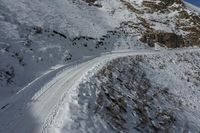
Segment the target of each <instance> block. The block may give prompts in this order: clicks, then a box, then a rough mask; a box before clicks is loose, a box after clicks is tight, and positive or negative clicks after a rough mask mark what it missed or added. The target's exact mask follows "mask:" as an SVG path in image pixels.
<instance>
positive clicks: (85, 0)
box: [0, 0, 200, 99]
mask: <svg viewBox="0 0 200 133" xmlns="http://www.w3.org/2000/svg"><path fill="white" fill-rule="evenodd" d="M198 20H200V18H199V16H198V14H197V13H195V12H194V11H191V10H190V9H187V8H186V7H185V6H184V4H183V3H182V2H181V1H179V0H172V1H169V2H167V1H159V0H155V1H147V0H140V1H138V0H109V1H108V0H59V1H50V0H44V1H40V0H34V1H32V0H1V1H0V25H1V27H2V28H1V29H0V55H1V56H0V60H1V62H0V63H1V64H0V91H1V94H2V95H1V98H0V99H3V98H5V97H7V96H10V95H12V94H14V93H16V92H17V91H19V90H20V89H21V88H23V87H24V86H25V85H26V84H28V83H29V82H31V81H33V80H34V79H35V78H37V77H38V76H40V75H41V74H42V73H44V72H45V71H47V70H48V69H50V68H51V67H52V66H55V65H57V64H65V63H68V62H71V61H73V60H77V59H80V58H83V56H91V55H97V54H100V53H102V52H108V51H112V50H116V49H141V48H147V47H148V46H147V45H146V44H143V43H142V42H144V43H147V44H148V45H149V46H155V45H157V44H159V45H161V46H167V47H173V48H174V47H183V46H193V45H199V43H200V41H199V30H200V28H199V25H200V24H199V23H200V22H199V21H198ZM139 38H140V39H139ZM141 41H142V42H141Z"/></svg>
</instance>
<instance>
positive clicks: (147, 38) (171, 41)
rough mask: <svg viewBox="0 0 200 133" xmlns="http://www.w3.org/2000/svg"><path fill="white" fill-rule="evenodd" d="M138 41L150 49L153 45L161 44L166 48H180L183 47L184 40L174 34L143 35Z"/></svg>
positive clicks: (156, 33)
mask: <svg viewBox="0 0 200 133" xmlns="http://www.w3.org/2000/svg"><path fill="white" fill-rule="evenodd" d="M140 40H141V41H142V42H144V43H147V44H148V45H149V46H151V47H154V46H155V45H154V44H155V43H160V44H163V45H164V46H166V47H168V48H180V47H184V46H185V43H184V38H183V37H182V36H180V35H176V34H175V33H164V32H155V33H145V34H144V35H143V36H142V38H141V39H140Z"/></svg>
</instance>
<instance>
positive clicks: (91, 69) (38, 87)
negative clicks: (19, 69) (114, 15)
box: [0, 49, 199, 133]
mask: <svg viewBox="0 0 200 133" xmlns="http://www.w3.org/2000/svg"><path fill="white" fill-rule="evenodd" d="M189 50H198V51H199V49H189ZM173 51H174V50H171V51H168V50H164V51H154V50H142V51H116V52H111V53H104V54H101V55H100V56H99V57H94V58H93V59H88V60H87V61H85V62H83V63H77V62H75V63H72V64H71V65H67V66H62V67H58V68H57V69H55V70H51V71H49V72H47V73H45V74H44V75H42V76H41V77H39V78H38V79H36V80H34V81H33V82H32V83H30V84H29V85H27V86H26V87H24V89H22V91H20V92H18V93H17V94H16V95H14V96H13V97H11V98H10V99H7V100H5V101H4V102H2V103H1V104H0V132H1V133H39V132H56V130H55V129H51V127H52V126H51V125H52V124H56V121H57V120H56V119H57V118H55V116H56V115H57V114H58V113H60V114H59V115H60V117H59V118H61V117H63V119H65V121H69V119H70V116H67V115H66V114H68V113H67V112H69V108H68V109H66V108H65V109H63V107H62V104H63V102H66V100H67V101H68V100H69V101H70V98H71V97H73V96H74V95H75V94H76V88H77V86H78V85H79V83H81V82H82V81H83V80H84V78H87V77H88V75H90V74H92V73H95V71H97V70H98V69H100V68H101V67H102V66H104V65H105V63H106V62H109V61H111V60H113V59H115V58H118V57H124V56H134V55H149V54H156V53H163V52H173ZM177 51H180V52H182V51H185V50H177ZM187 51H188V50H187ZM65 104H66V103H65ZM63 110H64V112H65V113H64V114H65V115H63V113H62V112H63ZM57 125H60V124H57ZM57 128H59V127H57Z"/></svg>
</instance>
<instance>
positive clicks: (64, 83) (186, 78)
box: [0, 49, 200, 133]
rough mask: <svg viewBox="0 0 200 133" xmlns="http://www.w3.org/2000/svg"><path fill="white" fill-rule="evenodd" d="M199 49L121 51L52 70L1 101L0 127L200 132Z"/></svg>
mask: <svg viewBox="0 0 200 133" xmlns="http://www.w3.org/2000/svg"><path fill="white" fill-rule="evenodd" d="M199 53H200V51H199V49H186V50H181V49H180V50H172V51H166V50H164V51H154V52H153V51H141V52H136V51H127V52H126V51H120V52H113V53H112V54H105V55H101V56H100V57H97V58H94V59H92V60H89V61H86V62H84V63H81V64H79V65H75V66H74V65H72V66H69V67H67V68H63V69H64V70H62V71H61V70H59V71H61V72H60V73H59V74H57V76H55V74H56V72H55V73H49V74H47V75H46V76H45V75H44V77H43V78H40V80H38V81H35V82H33V83H31V84H30V85H28V86H27V87H26V88H25V89H24V90H22V91H21V92H19V93H18V94H17V95H15V96H13V97H11V98H10V99H8V100H7V101H6V102H1V110H0V118H1V120H0V131H1V132H4V133H11V132H12V133H19V132H20V133H26V132H30V133H32V132H33V133H38V132H47V133H65V132H70V133H71V132H72V133H74V132H77V133H78V132H99V133H102V132H118V131H120V132H150V131H152V132H155V131H160V132H163V131H167V132H178V131H190V132H197V131H199V130H200V127H199V123H200V121H199V120H200V119H199V111H198V110H199V108H200V105H199V102H198V101H199V100H198V97H199V95H200V94H199V89H200V87H199V86H200V84H199V83H200V82H199V70H200V68H199V65H200V64H199V63H200V61H199V59H200V58H199V57H200V54H199ZM127 56H128V57H127ZM113 59H114V60H113ZM52 77H54V78H53V79H51V78H52ZM42 86H43V87H42Z"/></svg>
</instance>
